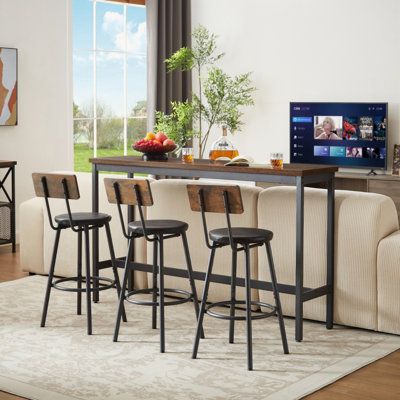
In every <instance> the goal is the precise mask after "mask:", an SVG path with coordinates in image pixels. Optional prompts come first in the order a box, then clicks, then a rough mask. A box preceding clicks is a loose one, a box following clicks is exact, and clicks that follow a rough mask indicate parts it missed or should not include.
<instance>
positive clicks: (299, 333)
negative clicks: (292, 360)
mask: <svg viewBox="0 0 400 400" xmlns="http://www.w3.org/2000/svg"><path fill="white" fill-rule="evenodd" d="M303 278H304V184H303V181H302V178H301V177H296V312H295V314H296V329H295V339H296V341H297V342H301V341H302V340H303Z"/></svg>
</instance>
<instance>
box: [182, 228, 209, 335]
mask: <svg viewBox="0 0 400 400" xmlns="http://www.w3.org/2000/svg"><path fill="white" fill-rule="evenodd" d="M182 242H183V250H184V252H185V258H186V265H187V270H188V275H189V283H190V289H191V291H192V295H193V304H194V311H195V313H196V319H198V318H199V299H198V297H197V289H196V285H195V283H194V279H193V268H192V260H191V259H190V252H189V245H188V241H187V237H186V233H185V232H184V233H182ZM200 335H201V338H202V339H204V330H203V327H201V333H200Z"/></svg>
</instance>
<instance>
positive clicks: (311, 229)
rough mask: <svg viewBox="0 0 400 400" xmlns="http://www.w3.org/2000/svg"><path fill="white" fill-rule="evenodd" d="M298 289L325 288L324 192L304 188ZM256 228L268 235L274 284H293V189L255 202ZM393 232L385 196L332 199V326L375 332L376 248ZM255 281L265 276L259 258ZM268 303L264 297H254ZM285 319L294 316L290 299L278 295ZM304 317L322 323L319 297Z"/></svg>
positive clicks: (276, 190)
mask: <svg viewBox="0 0 400 400" xmlns="http://www.w3.org/2000/svg"><path fill="white" fill-rule="evenodd" d="M304 197H305V206H304V220H305V223H304V271H305V272H304V285H305V286H306V287H310V288H312V287H317V286H322V285H324V284H325V283H326V242H327V240H326V223H327V201H326V190H322V189H312V188H306V189H305V196H304ZM258 221H259V227H260V228H266V229H270V230H272V231H273V232H274V238H273V240H272V250H273V255H274V258H275V265H276V271H277V278H278V281H279V282H281V283H289V284H294V282H295V245H296V235H295V226H296V189H295V188H293V187H273V188H269V189H266V190H263V191H262V192H261V193H260V196H259V202H258ZM397 229H398V218H397V212H396V208H395V205H394V203H393V201H392V199H390V198H389V197H386V196H383V195H380V194H375V193H362V192H352V191H341V190H338V191H336V195H335V313H334V316H335V321H336V322H337V323H340V324H345V325H355V326H358V327H363V328H367V329H376V328H377V314H376V312H377V293H376V291H377V284H376V280H377V278H376V268H377V248H378V244H379V241H380V240H381V239H382V238H384V237H386V236H387V235H389V234H391V233H392V232H394V231H396V230H397ZM263 255H264V254H263ZM258 270H259V278H260V279H266V278H267V277H268V274H267V273H266V271H267V263H266V259H265V256H263V257H261V256H260V257H259V266H258ZM260 297H261V300H265V301H268V300H269V301H271V296H270V294H265V293H260ZM282 303H283V309H284V313H285V314H286V315H294V296H290V295H283V296H282ZM304 314H305V317H306V318H310V319H316V320H324V319H325V297H322V298H319V299H315V300H312V301H309V302H307V303H306V304H305V307H304Z"/></svg>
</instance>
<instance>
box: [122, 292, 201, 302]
mask: <svg viewBox="0 0 400 400" xmlns="http://www.w3.org/2000/svg"><path fill="white" fill-rule="evenodd" d="M155 290H156V291H157V296H159V290H158V289H153V288H149V289H137V290H132V291H130V292H129V293H127V294H126V295H125V300H126V301H127V302H129V303H132V304H137V305H140V306H159V305H160V303H159V301H155V302H154V301H152V300H138V299H135V298H133V296H135V295H137V294H152V293H153V292H154V291H155ZM169 293H172V294H180V295H183V296H185V297H183V298H179V299H178V298H175V299H172V300H166V301H164V306H176V305H178V304H183V303H187V302H188V301H192V300H193V294H192V293H190V292H187V291H186V290H181V289H164V296H165V295H166V294H169Z"/></svg>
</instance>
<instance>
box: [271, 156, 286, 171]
mask: <svg viewBox="0 0 400 400" xmlns="http://www.w3.org/2000/svg"><path fill="white" fill-rule="evenodd" d="M270 162H271V166H272V168H273V169H283V154H282V153H271V157H270Z"/></svg>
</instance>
